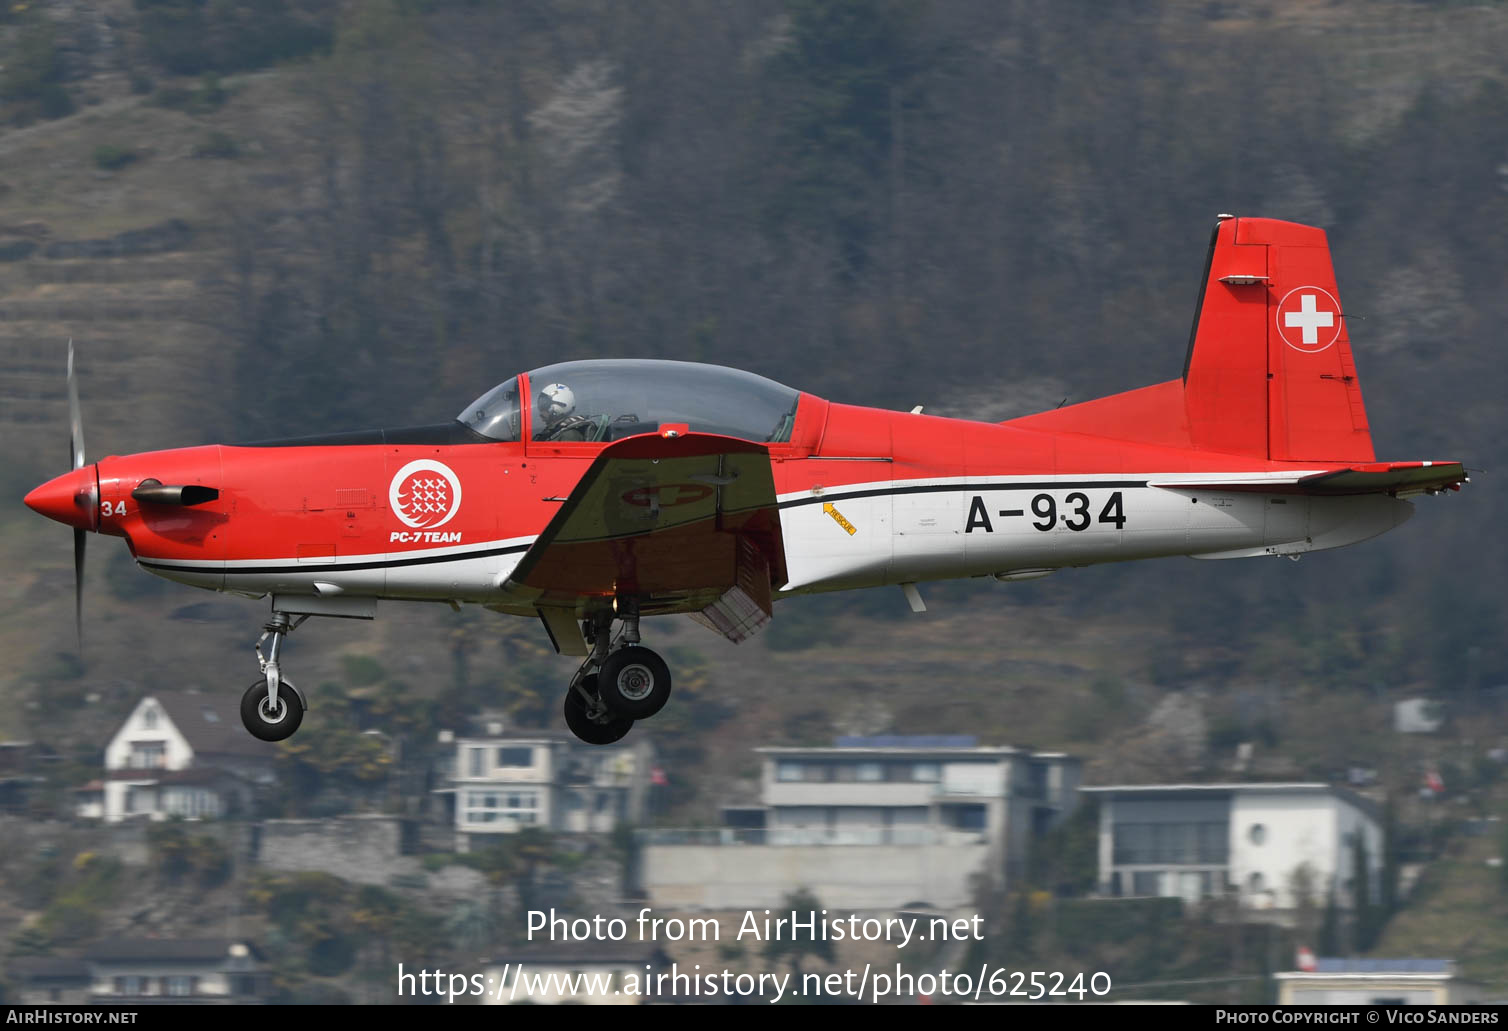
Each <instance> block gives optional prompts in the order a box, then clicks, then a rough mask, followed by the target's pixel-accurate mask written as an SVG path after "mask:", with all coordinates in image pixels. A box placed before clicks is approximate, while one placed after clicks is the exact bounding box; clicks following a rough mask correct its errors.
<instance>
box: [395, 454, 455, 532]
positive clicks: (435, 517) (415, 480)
mask: <svg viewBox="0 0 1508 1031" xmlns="http://www.w3.org/2000/svg"><path fill="white" fill-rule="evenodd" d="M387 500H388V504H390V505H392V506H393V512H394V513H395V514H396V515H397V516H398V518H399V519H401V520H403V522H404V524H405V525H407V526H412V527H414V528H415V529H416V530H432V529H434V528H435V527H437V526H444V525H445V524H446V523H448V522H450V520H451V519H452V518H453V517H454V516H455V514H456V512H458V511H460V508H461V481H460V478H459V477H457V476H456V474H455V472H454V471H452V470H451V468H450V466H448V465H446V464H444V463H443V462H432V461H430V460H429V459H427V458H421V459H419V460H418V461H416V462H410V463H408V465H405V466H404V467H403V468H402V469H399V470H398V473H397V475H396V476H394V477H393V482H392V483H390V484H388V488H387Z"/></svg>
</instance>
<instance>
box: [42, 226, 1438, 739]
mask: <svg viewBox="0 0 1508 1031" xmlns="http://www.w3.org/2000/svg"><path fill="white" fill-rule="evenodd" d="M1337 298H1338V293H1337V290H1336V285H1335V276H1334V272H1333V270H1332V268H1331V263H1330V252H1329V247H1328V245H1327V243H1326V239H1325V234H1324V233H1323V232H1322V231H1320V230H1319V229H1315V228H1311V227H1308V226H1302V225H1295V224H1293V223H1288V222H1277V221H1272V220H1268V219H1253V218H1239V219H1238V218H1234V217H1230V216H1221V218H1220V221H1219V223H1218V225H1217V226H1216V229H1215V233H1214V238H1213V240H1212V242H1211V246H1210V252H1209V258H1208V263H1207V266H1206V270H1205V279H1204V285H1203V288H1202V290H1201V292H1200V296H1199V302H1198V307H1197V311H1196V318H1195V322H1194V328H1193V332H1192V334H1191V338H1190V342H1189V348H1188V356H1187V358H1186V359H1185V362H1184V369H1183V375H1182V376H1181V377H1179V378H1177V379H1173V380H1170V381H1168V382H1166V383H1159V384H1157V385H1155V386H1150V387H1143V388H1142V389H1140V390H1133V391H1130V392H1128V393H1124V394H1116V395H1114V396H1112V397H1106V398H1101V399H1099V400H1095V401H1088V402H1085V403H1083V404H1077V405H1072V406H1069V407H1064V408H1059V409H1056V410H1053V411H1049V412H1043V413H1041V414H1038V415H1032V416H1028V417H1026V418H1021V419H1013V420H1011V421H1009V422H1005V423H1001V424H988V423H979V422H971V421H968V420H963V419H945V418H938V417H935V416H930V415H923V414H920V409H917V410H916V411H914V412H891V411H883V410H879V409H875V408H862V407H856V406H852V405H843V404H837V403H834V402H829V401H825V400H823V399H821V398H819V397H814V396H813V395H811V394H806V393H801V392H799V391H796V390H792V389H790V388H788V387H784V386H781V385H780V384H778V383H774V382H771V381H770V380H767V379H763V378H761V377H759V376H755V375H751V374H749V373H745V372H738V371H735V370H732V369H726V368H720V367H717V366H709V365H698V364H690V363H683V362H669V361H584V362H567V363H564V364H559V365H552V366H548V367H546V368H542V369H537V370H535V371H533V372H529V373H526V374H524V375H521V376H517V377H515V378H513V379H510V380H508V381H506V382H504V383H502V384H500V385H499V386H497V387H495V388H494V389H492V390H490V391H488V392H487V393H486V394H484V395H482V397H480V398H479V399H477V400H476V401H474V402H473V403H471V404H470V405H468V406H467V407H466V408H465V409H464V410H462V412H461V414H460V416H459V417H458V418H457V419H456V420H455V421H453V422H449V423H445V424H442V425H437V426H424V427H417V428H407V429H389V430H373V431H370V432H359V433H349V434H337V435H333V436H323V437H308V438H303V439H296V440H280V441H272V442H267V443H261V444H245V445H213V446H208V447H194V448H184V449H180V450H173V451H158V452H149V453H145V454H137V455H130V456H127V457H124V458H118V457H111V458H105V459H101V460H100V461H98V462H96V463H93V464H86V463H85V461H84V456H83V445H82V434H81V432H80V429H79V420H78V404H77V391H76V389H74V388H73V378H72V360H71V355H70V363H69V383H70V402H71V406H72V413H73V457H74V469H73V471H72V472H69V473H66V474H64V475H63V476H60V477H58V478H57V479H55V480H52V481H51V482H49V483H47V484H44V485H43V486H41V487H38V488H37V489H36V490H34V491H32V492H31V493H30V494H29V495H27V497H26V503H27V504H28V505H29V506H31V507H32V508H33V509H35V510H36V511H38V512H40V513H42V514H43V515H46V516H48V517H50V518H52V519H55V520H57V521H58V522H62V523H66V524H68V525H69V526H72V527H74V528H75V531H76V533H75V537H76V546H75V555H76V560H77V561H78V563H79V567H80V570H81V568H82V557H83V541H84V534H83V531H86V530H93V531H97V532H99V533H104V534H110V535H113V536H117V537H124V538H126V542H127V544H128V546H129V547H130V549H131V552H132V554H133V555H134V556H135V558H136V561H137V563H138V564H139V565H141V566H142V567H143V568H144V569H147V570H148V571H150V572H153V573H156V574H157V575H159V576H163V577H167V578H169V579H172V580H177V581H179V582H181V583H186V584H191V585H193V586H196V587H205V588H209V589H211V590H217V591H227V592H231V593H235V594H243V595H247V596H250V597H266V596H269V595H270V596H271V602H272V618H271V620H270V621H269V622H268V623H267V624H266V627H265V632H264V633H263V635H262V640H261V641H258V648H257V657H258V659H259V661H260V663H261V667H262V676H260V677H259V678H258V679H257V681H256V682H255V683H254V684H252V686H251V687H250V688H249V689H248V690H247V691H246V693H245V696H244V698H243V700H242V705H241V713H242V717H243V719H244V721H245V723H246V726H247V728H248V729H249V730H250V731H251V733H253V734H254V735H256V736H257V737H259V738H262V739H264V740H280V739H282V738H285V737H287V736H288V735H289V734H291V733H293V731H294V730H295V729H296V728H297V727H298V724H299V722H300V720H301V719H302V717H303V711H304V708H305V701H304V699H303V697H302V696H301V694H300V693H299V692H298V691H297V689H296V688H294V686H293V685H292V684H291V683H290V682H289V681H288V680H287V679H285V678H284V677H283V676H282V672H281V669H280V666H279V662H278V648H279V645H280V643H281V640H282V638H283V636H284V635H285V634H286V633H288V632H289V631H290V630H292V629H293V628H294V627H296V626H297V625H298V624H299V623H300V622H302V621H303V620H304V619H306V618H308V617H309V616H336V617H347V618H357V619H371V618H373V617H374V616H375V615H376V612H377V605H378V601H379V600H383V601H387V600H395V601H441V602H449V603H451V604H452V605H457V604H459V603H461V602H470V603H474V604H479V605H483V606H486V607H487V608H489V609H493V610H495V611H497V612H504V613H509V614H513V615H520V616H531V617H535V618H538V619H539V620H540V621H541V622H542V623H543V624H544V627H545V629H546V630H547V631H548V633H549V635H550V637H551V639H552V641H553V642H554V644H555V647H556V649H557V650H558V651H559V652H561V653H564V654H569V655H579V656H584V657H585V658H584V661H583V662H582V664H581V667H580V669H579V670H578V671H577V673H576V674H575V676H574V677H573V678H572V680H571V682H570V686H569V688H568V689H567V692H566V696H565V718H566V722H567V724H568V725H569V726H570V728H571V730H572V731H573V732H575V733H576V735H577V736H579V737H581V738H582V739H583V740H586V741H591V742H594V743H607V742H611V741H615V740H617V739H618V738H620V737H622V736H623V735H624V734H625V733H627V732H628V729H629V728H630V727H631V726H632V725H633V722H634V721H635V720H638V719H644V718H646V717H649V716H652V715H654V714H655V713H656V712H657V711H658V710H659V709H660V708H661V706H663V705H664V704H665V701H666V698H667V696H668V695H669V693H670V673H669V671H668V670H667V668H666V666H665V663H664V661H663V660H661V659H660V658H659V656H657V655H656V654H655V653H654V652H652V651H650V650H649V649H648V648H646V647H643V646H642V645H641V644H640V643H639V642H640V637H639V620H640V617H641V616H650V615H663V614H668V613H676V612H684V613H689V614H690V615H691V616H692V618H693V619H696V620H697V621H699V622H701V623H703V624H705V625H707V626H708V627H710V628H712V629H714V630H716V631H717V632H718V633H721V634H723V635H724V636H726V637H727V638H729V639H730V640H733V641H742V640H744V639H746V638H747V637H749V636H750V635H752V634H753V633H755V632H756V631H757V630H758V629H759V628H760V626H762V625H763V624H764V623H765V622H766V621H767V620H769V618H770V616H771V609H772V607H773V606H772V602H773V601H774V600H776V599H778V598H781V597H784V596H786V595H793V594H803V593H810V592H817V591H834V590H846V589H850V588H858V587H876V586H880V585H883V584H898V585H900V586H901V587H902V588H904V589H905V592H906V596H907V598H908V599H909V601H910V602H911V605H912V607H913V608H915V609H918V610H919V609H921V608H922V603H921V598H920V596H919V594H918V593H917V590H916V586H915V585H916V584H917V583H918V582H920V581H924V580H936V579H944V578H950V577H965V576H993V577H995V578H996V579H999V580H1022V579H1029V578H1032V577H1037V576H1043V575H1046V574H1047V573H1050V572H1052V571H1053V570H1055V569H1058V568H1061V567H1064V566H1084V565H1089V564H1091V563H1099V562H1117V561H1124V560H1128V559H1143V558H1157V557H1161V556H1169V555H1192V556H1194V557H1196V558H1246V557H1249V556H1261V555H1288V556H1298V555H1300V554H1302V553H1304V552H1308V551H1320V550H1324V549H1327V548H1338V547H1342V546H1344V545H1347V544H1354V543H1356V542H1357V541H1362V540H1366V539H1367V538H1369V537H1374V536H1376V535H1377V534H1380V533H1383V532H1384V531H1386V530H1390V529H1392V528H1393V527H1395V526H1397V525H1398V524H1400V523H1402V522H1403V521H1404V520H1406V519H1407V518H1408V517H1409V516H1410V515H1411V514H1412V512H1413V506H1412V505H1411V504H1410V503H1409V502H1408V501H1406V500H1404V499H1405V498H1406V497H1408V496H1410V495H1414V494H1419V493H1436V492H1438V491H1440V490H1442V489H1445V488H1451V489H1459V487H1460V485H1461V484H1462V483H1464V482H1466V474H1465V470H1464V469H1463V467H1462V466H1461V464H1460V463H1459V462H1420V461H1413V462H1378V461H1377V460H1376V459H1375V457H1374V456H1373V453H1372V441H1371V436H1370V434H1369V432H1368V427H1367V416H1366V411H1365V409H1364V408H1363V407H1362V399H1361V389H1360V386H1359V385H1358V383H1357V379H1356V368H1355V365H1354V364H1353V362H1352V358H1351V345H1350V341H1349V339H1348V337H1347V332H1346V324H1345V318H1344V313H1343V311H1342V309H1341V307H1340V302H1339V300H1338V299H1337ZM615 627H616V632H614V631H615ZM269 636H270V637H271V638H272V643H271V647H270V653H269V655H268V656H266V657H264V656H263V655H262V651H261V647H260V646H261V644H262V642H263V641H265V640H266V639H267V638H268V637H269Z"/></svg>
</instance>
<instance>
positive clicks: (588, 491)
mask: <svg viewBox="0 0 1508 1031" xmlns="http://www.w3.org/2000/svg"><path fill="white" fill-rule="evenodd" d="M784 580H785V561H784V549H783V547H782V545H781V541H780V520H779V518H778V514H777V511H776V506H775V481H774V476H773V475H772V473H771V470H770V455H769V451H768V450H767V449H766V448H765V447H764V445H762V444H756V443H752V442H750V441H746V440H739V439H736V438H733V437H722V436H717V435H714V434H706V433H686V434H682V435H680V436H660V435H648V434H646V435H643V436H637V437H629V438H626V439H624V440H620V441H617V442H616V443H613V444H609V445H608V446H607V447H605V448H603V449H602V451H601V453H600V454H599V455H598V456H597V458H596V460H595V461H593V462H592V464H591V466H590V467H589V468H588V469H587V471H586V473H585V474H584V475H583V476H582V477H581V479H580V480H579V481H578V482H577V484H576V487H575V489H574V490H573V491H572V492H571V495H570V497H568V498H567V499H566V500H565V502H564V503H563V504H562V505H561V507H560V511H559V512H557V513H556V514H555V517H554V518H553V519H551V520H550V523H549V525H548V526H546V527H545V529H544V532H543V533H541V534H540V535H539V538H538V539H537V540H536V541H535V542H534V544H533V546H532V547H530V548H529V550H528V551H527V552H526V553H525V554H524V557H523V558H522V559H521V560H520V561H519V563H518V566H517V567H516V568H515V569H514V570H513V573H512V575H511V576H510V577H509V579H508V581H507V583H506V584H505V585H504V589H505V590H507V591H509V592H510V593H512V594H515V595H520V594H521V595H525V596H527V597H530V598H532V600H533V604H534V605H535V606H536V607H537V608H538V609H539V610H540V615H541V617H542V618H543V619H544V620H545V624H546V626H547V628H550V630H551V637H552V639H555V640H556V645H557V647H558V648H560V649H561V650H563V651H564V650H572V651H574V644H575V642H566V641H563V640H561V639H560V638H561V636H562V635H561V630H562V628H563V627H568V626H570V623H571V621H572V620H574V619H575V618H576V617H577V616H579V615H581V614H584V613H585V612H586V611H587V610H588V609H590V608H592V607H593V606H594V605H604V604H610V603H611V601H612V599H613V598H615V597H617V596H618V595H634V596H635V597H637V598H639V599H640V612H641V613H642V614H645V615H652V614H657V613H665V612H690V613H693V614H696V615H698V616H700V617H701V618H700V619H699V621H700V622H703V623H706V624H708V625H711V626H713V628H714V629H716V630H718V631H719V632H720V633H723V634H724V635H725V636H727V637H729V638H730V639H732V640H735V641H737V640H743V639H744V638H746V637H748V636H750V635H751V634H752V633H753V632H755V631H756V630H757V629H758V628H759V627H760V626H762V625H763V624H764V622H766V621H768V619H769V615H770V585H771V582H772V581H773V582H775V583H783V582H784Z"/></svg>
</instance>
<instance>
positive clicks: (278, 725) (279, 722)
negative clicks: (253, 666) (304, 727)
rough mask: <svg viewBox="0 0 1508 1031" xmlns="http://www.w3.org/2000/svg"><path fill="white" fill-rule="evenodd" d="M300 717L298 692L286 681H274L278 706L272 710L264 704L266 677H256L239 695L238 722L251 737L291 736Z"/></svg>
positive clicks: (266, 739)
mask: <svg viewBox="0 0 1508 1031" xmlns="http://www.w3.org/2000/svg"><path fill="white" fill-rule="evenodd" d="M303 720H304V705H303V703H302V702H300V701H299V697H298V692H297V691H295V690H293V685H292V684H289V683H287V682H284V683H281V684H279V685H278V708H277V711H276V712H273V711H271V710H270V709H269V707H268V705H267V681H266V680H258V681H257V682H256V683H255V684H252V685H251V686H250V687H248V688H247V689H246V693H245V694H243V695H242V696H241V722H242V723H244V724H245V725H246V729H247V730H248V731H250V732H251V736H252V737H254V738H260V739H261V740H263V741H282V740H283V739H285V738H288V737H292V736H293V732H294V731H295V730H297V729H298V725H299V724H300V723H302V722H303Z"/></svg>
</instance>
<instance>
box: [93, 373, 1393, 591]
mask: <svg viewBox="0 0 1508 1031" xmlns="http://www.w3.org/2000/svg"><path fill="white" fill-rule="evenodd" d="M524 396H528V394H527V393H525V395H524ZM524 436H527V435H526V434H524ZM374 440H376V441H379V442H370V441H374ZM604 446H605V444H603V443H593V442H581V441H535V440H532V439H521V440H515V441H497V440H491V439H487V438H482V437H479V436H476V435H475V434H469V433H466V432H464V427H462V426H461V425H460V424H456V426H455V427H454V430H453V431H447V430H446V429H445V428H444V427H437V428H431V429H427V430H422V431H408V432H403V431H393V432H389V433H386V434H375V435H372V436H369V437H364V436H362V435H350V436H347V437H344V438H309V439H307V440H305V441H296V442H273V443H271V444H266V445H254V446H246V445H213V446H206V447H195V448H185V449H179V450H172V451H161V452H149V453H143V454H137V455H131V456H127V457H110V458H105V459H102V460H101V461H100V462H98V463H97V466H86V467H85V468H84V469H81V470H78V471H77V472H76V473H74V474H70V475H73V476H75V477H78V476H81V475H85V474H88V473H89V471H90V470H95V472H94V475H97V478H98V502H99V517H98V530H99V532H101V533H105V534H113V535H116V536H122V537H125V538H126V539H127V540H128V541H129V543H130V547H131V550H132V553H133V555H134V556H135V557H136V559H137V561H138V563H139V564H140V565H141V566H142V567H143V568H144V569H146V570H149V571H150V572H152V573H155V574H157V575H159V576H164V577H167V578H169V579H172V580H176V581H179V582H182V583H186V584H190V585H193V586H196V587H203V588H208V589H212V590H224V591H232V592H236V593H241V594H247V595H253V596H262V595H266V594H269V593H270V594H275V595H318V596H325V597H347V598H360V597H370V598H381V599H406V600H430V601H441V600H444V601H464V602H477V603H483V604H487V605H488V606H489V607H492V608H496V609H499V610H501V611H513V612H518V613H519V614H532V613H533V603H534V599H533V598H532V597H529V596H526V595H522V594H517V596H515V594H516V592H510V590H509V589H508V587H507V583H508V577H509V573H510V572H511V571H512V570H513V568H514V566H515V565H517V563H518V561H519V559H520V558H521V557H522V555H523V554H524V552H526V551H527V550H528V548H529V547H530V545H531V544H532V543H533V542H534V540H535V539H536V537H538V536H539V534H540V533H541V532H542V531H543V529H544V528H545V526H546V525H547V524H548V523H549V522H550V520H551V518H552V517H553V516H554V515H555V513H556V512H557V511H558V510H559V508H560V505H561V503H562V502H563V501H564V500H565V499H566V498H567V497H568V496H569V495H570V494H571V492H572V490H573V489H574V488H575V486H576V484H577V482H578V481H579V480H580V479H581V477H582V476H583V474H584V473H585V472H586V470H587V468H588V467H589V466H590V464H591V463H592V461H593V459H594V457H595V456H596V455H597V454H598V453H600V451H601V450H602V448H603V447H604ZM765 446H767V448H768V451H769V453H770V457H771V468H772V472H773V478H774V483H775V489H776V497H777V502H778V512H779V522H780V531H781V538H782V540H783V547H784V562H783V582H776V583H774V584H772V586H773V587H774V588H775V590H776V592H777V594H776V597H779V596H780V595H781V594H787V595H788V594H792V593H805V592H813V591H828V590H840V589H849V588H860V587H870V586H878V585H882V584H894V583H914V582H919V581H926V580H936V579H945V578H955V577H969V576H989V575H995V576H999V577H1001V578H1002V579H1014V578H1027V577H1030V576H1033V575H1039V574H1040V573H1042V572H1045V571H1050V570H1053V569H1057V568H1061V567H1065V566H1083V565H1090V564H1095V563H1103V562H1115V561H1124V560H1130V559H1143V558H1155V557H1162V556H1174V555H1195V556H1209V557H1241V556H1246V555H1261V554H1297V553H1300V552H1303V551H1309V550H1318V549H1322V548H1329V547H1338V546H1341V545H1343V544H1349V543H1353V542H1355V541H1359V540H1363V539H1365V538H1367V537H1371V536H1374V535H1376V534H1378V533H1381V532H1383V531H1385V530H1388V529H1391V528H1392V527H1393V526H1396V525H1398V524H1399V523H1401V522H1403V521H1404V520H1405V519H1406V518H1408V516H1409V515H1410V514H1411V511H1412V506H1411V505H1410V504H1409V503H1408V502H1406V501H1401V500H1398V499H1396V498H1393V497H1389V496H1386V495H1377V494H1373V495H1359V496H1341V497H1307V496H1303V495H1298V494H1293V493H1283V492H1280V491H1274V493H1272V494H1266V493H1261V492H1256V491H1253V490H1251V489H1250V487H1249V486H1247V487H1246V488H1244V489H1241V490H1231V491H1228V492H1222V491H1220V490H1219V489H1210V488H1209V487H1208V484H1210V483H1211V482H1212V481H1218V480H1219V479H1220V478H1221V477H1225V476H1228V477H1230V478H1231V479H1232V480H1240V481H1242V482H1243V483H1244V484H1249V483H1250V481H1252V479H1253V478H1254V477H1255V478H1261V477H1263V476H1267V475H1271V476H1273V477H1274V478H1275V479H1277V478H1289V479H1291V478H1292V476H1293V475H1294V474H1295V473H1296V472H1305V471H1319V470H1321V469H1322V468H1323V467H1322V466H1315V465H1309V466H1304V465H1298V464H1294V463H1282V462H1262V461H1254V460H1253V459H1251V458H1249V457H1239V456H1228V455H1221V454H1219V453H1214V452H1208V451H1200V450H1187V449H1178V448H1167V447H1158V446H1151V445H1145V444H1136V443H1128V442H1123V441H1117V440H1113V439H1107V438H1102V437H1096V436H1092V435H1087V434H1077V433H1056V432H1049V431H1044V430H1039V429H1031V428H1023V427H1018V426H1013V425H1011V424H1009V423H1006V424H991V423H980V422H973V421H969V420H962V419H950V418H940V417H935V416H930V415H923V414H911V413H901V412H892V411H886V410H880V409H874V408H864V407H858V406H851V405H842V404H834V403H830V402H827V401H825V400H822V399H820V398H818V397H815V396H813V395H810V394H802V395H800V400H799V403H798V404H797V406H796V411H795V419H794V423H793V425H792V426H791V429H790V432H789V439H788V440H786V441H783V442H778V443H769V444H767V445H765ZM148 478H152V479H156V480H158V481H159V482H162V483H192V484H199V485H203V486H207V487H211V488H215V489H216V490H218V491H219V496H218V498H217V499H215V500H214V501H211V502H208V503H205V504H201V505H196V506H193V507H181V506H164V505H157V504H151V503H142V502H138V501H136V500H135V499H133V498H132V496H131V495H132V492H133V491H134V490H136V488H137V487H139V486H140V485H141V483H142V481H143V480H146V479H148ZM1180 481H1187V482H1190V483H1195V482H1197V483H1199V484H1201V485H1202V486H1200V487H1198V488H1187V489H1185V488H1180V487H1179V486H1178V483H1179V482H1180ZM695 489H696V488H695V487H694V485H687V487H686V495H687V496H688V497H689V496H690V494H691V493H694V492H695ZM679 500H682V499H681V498H678V497H676V496H673V495H666V496H663V497H660V498H657V499H655V501H656V503H657V504H666V505H674V504H676V503H677V502H678V501H679ZM700 604H701V603H700V602H695V603H692V602H688V603H687V604H686V606H685V607H684V610H691V609H693V608H696V607H700ZM654 610H656V609H655V608H654V606H652V605H651V607H650V611H654ZM677 610H678V607H677V606H676V605H674V604H672V605H670V606H669V607H660V608H659V609H658V611H677Z"/></svg>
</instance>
